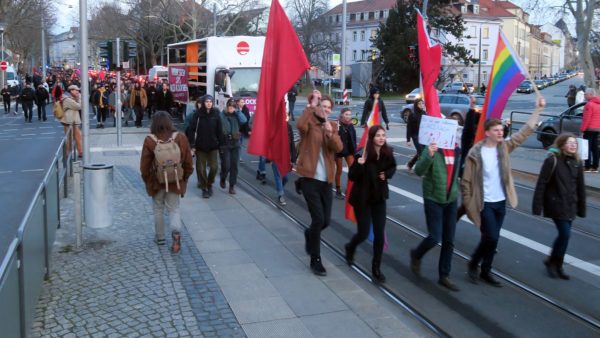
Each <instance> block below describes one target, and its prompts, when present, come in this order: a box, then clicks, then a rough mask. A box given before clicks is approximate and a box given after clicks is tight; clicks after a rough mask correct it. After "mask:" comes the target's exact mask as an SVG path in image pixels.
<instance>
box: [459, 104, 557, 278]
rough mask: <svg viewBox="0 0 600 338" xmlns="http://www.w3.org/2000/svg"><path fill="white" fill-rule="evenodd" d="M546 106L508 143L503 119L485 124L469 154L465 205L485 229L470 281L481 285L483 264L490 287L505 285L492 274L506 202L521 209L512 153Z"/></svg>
mask: <svg viewBox="0 0 600 338" xmlns="http://www.w3.org/2000/svg"><path fill="white" fill-rule="evenodd" d="M545 105H546V102H545V100H544V98H543V97H541V96H540V97H538V99H537V103H536V109H535V111H534V112H533V114H532V115H531V117H530V118H529V120H528V121H527V123H526V124H525V125H524V126H523V127H522V128H521V130H519V131H518V132H517V133H515V134H513V135H512V137H511V138H510V139H507V140H505V139H504V126H503V125H502V121H501V120H500V119H489V120H487V121H485V122H484V124H483V128H484V130H485V139H483V140H481V141H480V142H479V143H477V144H475V145H474V146H473V147H472V148H471V150H470V151H469V154H468V155H467V158H466V160H465V167H464V173H463V177H462V181H461V190H462V199H463V205H464V206H465V209H466V212H467V216H468V217H469V219H470V220H471V221H472V222H473V223H474V224H475V225H477V226H479V228H480V230H481V240H480V242H479V245H478V246H477V248H476V249H475V252H474V253H473V255H472V257H471V261H470V262H469V278H470V279H471V281H472V282H473V283H477V273H478V265H479V263H480V262H481V273H480V274H479V278H481V280H483V281H484V282H486V283H488V284H490V285H493V286H496V287H500V286H502V284H500V282H498V281H497V280H496V279H494V277H493V276H492V275H491V273H490V272H491V270H492V262H493V260H494V254H495V253H496V247H497V246H498V239H499V238H500V230H501V228H502V223H503V221H504V215H505V214H506V202H507V201H508V203H509V205H510V206H511V207H513V208H515V207H516V206H517V193H516V191H515V187H514V183H513V177H512V173H511V166H510V153H511V152H512V151H513V150H514V149H516V148H517V147H518V146H520V145H521V143H523V142H524V141H525V140H526V139H527V137H528V136H529V135H531V134H532V133H533V129H534V128H535V125H536V123H537V121H538V119H539V115H540V112H541V111H542V109H543V108H544V106H545Z"/></svg>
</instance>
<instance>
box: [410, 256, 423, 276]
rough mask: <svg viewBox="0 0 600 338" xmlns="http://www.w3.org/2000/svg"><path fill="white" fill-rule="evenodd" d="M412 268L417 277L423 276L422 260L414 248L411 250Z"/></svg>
mask: <svg viewBox="0 0 600 338" xmlns="http://www.w3.org/2000/svg"><path fill="white" fill-rule="evenodd" d="M410 270H411V271H412V272H413V273H414V274H415V275H416V276H417V277H421V260H420V259H418V258H417V257H416V256H415V252H414V250H410Z"/></svg>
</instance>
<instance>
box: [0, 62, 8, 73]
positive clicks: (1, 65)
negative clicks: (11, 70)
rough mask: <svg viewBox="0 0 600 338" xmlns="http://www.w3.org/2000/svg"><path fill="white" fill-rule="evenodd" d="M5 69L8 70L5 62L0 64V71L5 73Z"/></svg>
mask: <svg viewBox="0 0 600 338" xmlns="http://www.w3.org/2000/svg"><path fill="white" fill-rule="evenodd" d="M6 69H8V62H6V61H2V62H0V70H2V71H5V70H6Z"/></svg>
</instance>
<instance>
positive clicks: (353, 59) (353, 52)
mask: <svg viewBox="0 0 600 338" xmlns="http://www.w3.org/2000/svg"><path fill="white" fill-rule="evenodd" d="M352 61H356V49H355V50H353V51H352Z"/></svg>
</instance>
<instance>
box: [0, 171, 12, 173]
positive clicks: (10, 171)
mask: <svg viewBox="0 0 600 338" xmlns="http://www.w3.org/2000/svg"><path fill="white" fill-rule="evenodd" d="M10 173H12V170H4V171H0V174H10Z"/></svg>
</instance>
